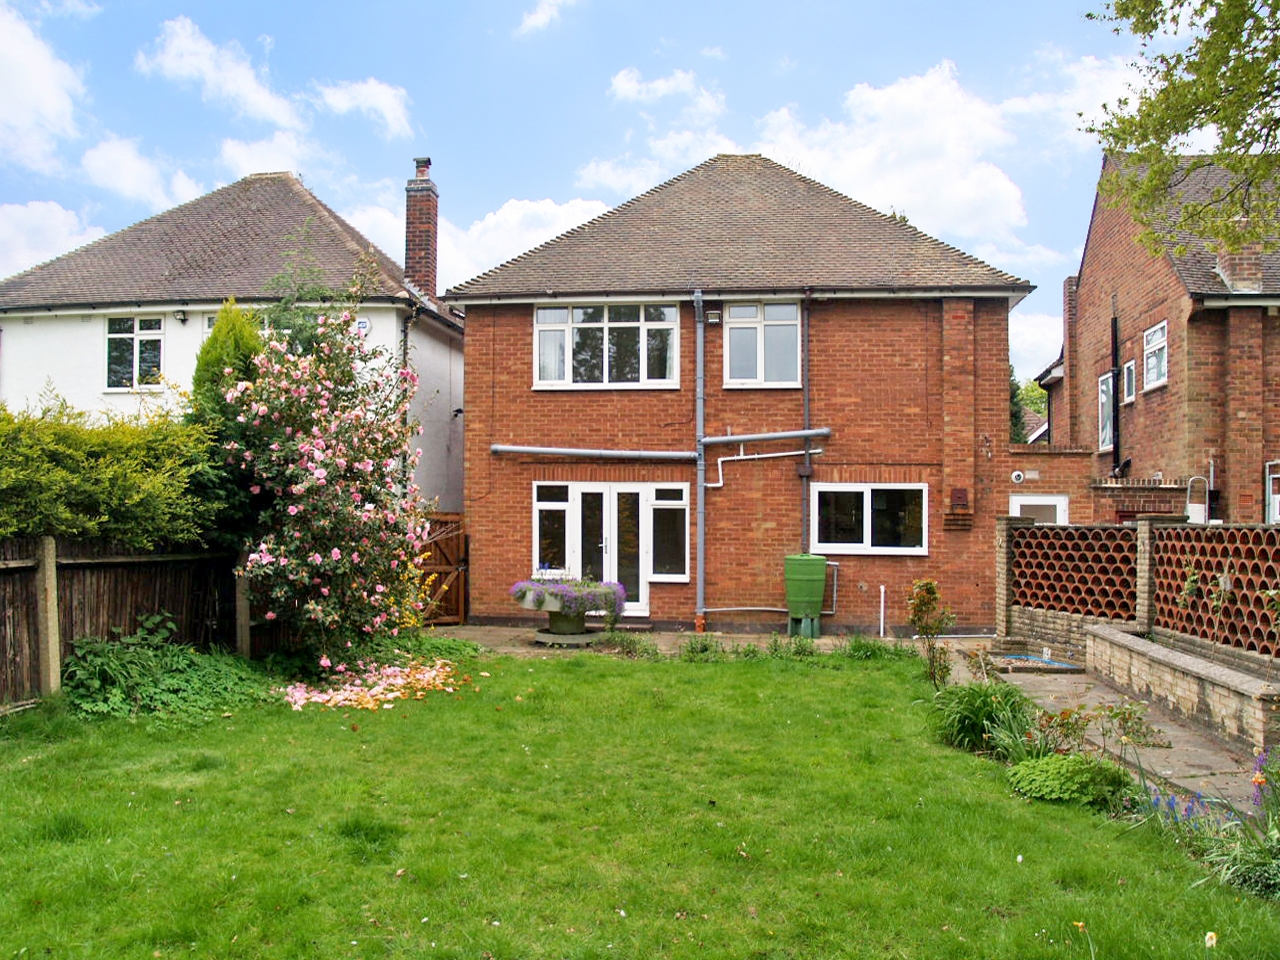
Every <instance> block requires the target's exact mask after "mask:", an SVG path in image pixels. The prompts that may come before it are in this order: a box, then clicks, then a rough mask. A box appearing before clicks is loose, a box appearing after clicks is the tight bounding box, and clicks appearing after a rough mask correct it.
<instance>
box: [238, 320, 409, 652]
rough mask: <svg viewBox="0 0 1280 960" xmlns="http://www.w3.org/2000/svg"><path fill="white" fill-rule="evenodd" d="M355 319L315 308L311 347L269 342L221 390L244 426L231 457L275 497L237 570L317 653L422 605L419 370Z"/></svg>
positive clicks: (383, 629) (271, 612) (379, 631)
mask: <svg viewBox="0 0 1280 960" xmlns="http://www.w3.org/2000/svg"><path fill="white" fill-rule="evenodd" d="M352 327H353V325H352V321H351V317H350V315H349V314H343V315H342V316H341V317H339V318H333V319H329V318H326V317H323V316H322V317H319V318H318V319H317V321H316V324H315V330H314V336H313V338H312V341H311V343H310V344H309V347H310V352H307V353H303V352H300V351H299V350H298V349H296V348H295V347H294V346H293V345H291V344H290V343H288V342H285V341H282V340H272V341H271V342H270V343H268V345H267V349H266V351H265V352H264V353H262V354H261V355H259V356H258V357H256V358H255V359H254V367H255V372H254V373H255V375H254V377H253V378H252V379H248V380H242V381H240V382H238V383H237V384H235V386H233V387H232V388H231V389H230V390H228V391H227V394H226V400H227V403H228V404H229V405H230V407H231V409H232V410H233V411H235V417H234V420H235V422H236V423H237V424H238V425H240V427H241V429H242V430H243V433H242V439H240V440H232V441H230V442H228V444H227V458H228V460H229V462H230V463H232V464H234V465H235V467H236V469H237V470H240V471H242V472H243V473H244V474H245V475H246V476H247V477H250V478H251V485H250V487H249V490H250V492H251V493H252V494H255V495H256V494H268V495H270V496H272V497H273V498H274V500H273V502H272V503H271V505H270V506H269V507H268V508H267V510H266V511H265V512H264V513H263V514H262V517H261V525H262V532H261V534H260V536H259V537H258V539H257V542H256V544H255V545H254V547H253V549H252V550H251V552H250V553H249V556H248V560H247V562H246V563H245V565H244V568H243V574H244V576H246V577H247V578H248V579H249V583H250V585H251V588H252V590H253V593H254V595H255V597H256V598H257V599H258V600H260V601H261V602H263V603H264V604H266V605H267V608H268V611H267V617H268V619H276V618H282V619H287V620H290V621H292V622H294V623H295V624H296V626H297V628H298V630H299V633H300V637H301V639H303V640H304V641H306V642H309V643H311V644H313V645H314V646H316V647H317V648H318V649H320V650H322V651H325V650H332V649H334V648H335V647H337V646H339V645H340V643H350V644H355V643H357V642H359V641H360V640H361V639H364V638H370V637H377V636H381V635H385V634H391V635H396V634H398V632H399V628H400V626H401V625H403V624H405V623H407V622H408V621H409V620H410V619H411V618H412V617H413V615H414V614H416V613H418V612H420V611H421V610H422V609H423V606H424V602H423V598H422V596H421V593H422V584H423V580H422V569H421V568H422V560H423V556H424V552H425V537H426V532H427V531H426V523H427V505H426V503H425V502H424V501H423V500H422V498H421V497H420V496H419V494H418V491H417V489H416V488H415V487H412V486H405V485H404V483H403V477H404V476H405V475H407V474H408V473H409V472H410V471H411V470H412V468H413V465H414V464H415V463H416V461H417V458H418V456H419V455H420V454H421V451H420V450H419V451H415V450H413V449H412V447H411V442H412V439H413V436H414V434H416V432H417V428H416V425H415V424H412V423H411V422H410V420H409V416H408V410H409V402H410V400H411V398H412V396H413V392H414V389H415V387H416V385H417V378H416V377H415V376H414V374H413V373H412V371H410V370H402V369H397V368H396V367H395V366H394V365H393V364H392V363H391V360H390V358H389V357H388V356H387V355H386V353H385V351H383V350H381V349H380V348H370V347H369V346H368V345H367V344H366V343H365V342H364V339H363V337H361V336H360V335H358V334H357V333H356V332H355V331H354V330H353V329H352Z"/></svg>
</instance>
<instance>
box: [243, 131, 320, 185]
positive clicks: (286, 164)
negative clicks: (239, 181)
mask: <svg viewBox="0 0 1280 960" xmlns="http://www.w3.org/2000/svg"><path fill="white" fill-rule="evenodd" d="M317 153H318V148H317V147H316V146H315V145H314V144H312V143H311V142H310V141H308V140H307V139H306V138H305V137H300V136H299V135H298V134H296V133H290V132H288V131H285V130H277V131H276V132H275V133H273V134H272V135H271V136H270V137H268V138H267V139H265V140H254V141H246V140H233V139H230V138H228V139H226V140H223V141H222V147H221V149H220V151H219V154H218V159H219V160H221V161H222V163H223V164H224V165H225V166H226V167H227V168H228V169H230V171H231V173H232V175H233V176H235V177H236V178H239V177H247V176H248V175H249V174H251V173H275V172H277V171H280V170H291V171H293V172H294V173H297V172H299V171H300V170H301V169H302V167H303V164H304V162H305V161H307V160H311V159H314V158H315V157H316V156H317Z"/></svg>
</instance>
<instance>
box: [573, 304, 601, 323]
mask: <svg viewBox="0 0 1280 960" xmlns="http://www.w3.org/2000/svg"><path fill="white" fill-rule="evenodd" d="M573 322H574V323H604V307H574V308H573Z"/></svg>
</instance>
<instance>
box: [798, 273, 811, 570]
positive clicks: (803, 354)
mask: <svg viewBox="0 0 1280 960" xmlns="http://www.w3.org/2000/svg"><path fill="white" fill-rule="evenodd" d="M812 293H813V291H812V290H811V289H810V288H809V287H805V288H804V299H803V300H801V301H800V386H801V397H802V399H803V403H804V415H803V424H804V429H805V430H808V429H809V428H810V427H812V426H813V423H812V421H811V417H810V407H809V401H810V395H809V305H810V303H811V302H812V296H811V295H812ZM796 472H797V473H799V474H800V552H801V553H808V552H809V478H810V477H812V476H813V441H812V440H810V439H808V438H807V437H806V438H805V441H804V462H803V463H801V464H800V466H799V469H798V470H797V471H796Z"/></svg>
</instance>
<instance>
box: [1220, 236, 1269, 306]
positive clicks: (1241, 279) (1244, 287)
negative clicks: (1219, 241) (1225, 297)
mask: <svg viewBox="0 0 1280 960" xmlns="http://www.w3.org/2000/svg"><path fill="white" fill-rule="evenodd" d="M1218 273H1219V274H1220V275H1221V276H1222V279H1223V280H1225V281H1226V284H1227V289H1228V290H1230V291H1231V292H1232V293H1261V292H1262V244H1261V243H1259V242H1257V241H1253V242H1250V243H1246V244H1244V245H1243V246H1242V247H1241V248H1240V250H1239V252H1237V253H1229V252H1228V251H1226V250H1223V249H1221V248H1219V250H1218Z"/></svg>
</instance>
